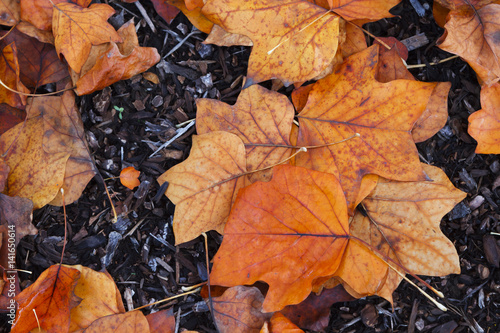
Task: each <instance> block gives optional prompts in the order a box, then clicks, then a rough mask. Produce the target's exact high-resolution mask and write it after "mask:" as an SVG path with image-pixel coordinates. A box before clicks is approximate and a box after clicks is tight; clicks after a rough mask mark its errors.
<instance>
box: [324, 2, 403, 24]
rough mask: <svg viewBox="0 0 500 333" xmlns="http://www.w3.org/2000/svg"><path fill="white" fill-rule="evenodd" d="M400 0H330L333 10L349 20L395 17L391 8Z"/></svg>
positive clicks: (376, 19) (373, 19) (375, 19)
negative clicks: (390, 11) (390, 10)
mask: <svg viewBox="0 0 500 333" xmlns="http://www.w3.org/2000/svg"><path fill="white" fill-rule="evenodd" d="M400 2H401V0H378V1H373V0H328V4H329V5H330V8H331V10H332V11H334V12H335V13H337V14H338V15H340V16H342V18H343V19H344V20H348V21H352V20H357V19H367V20H370V21H378V20H380V19H383V18H385V17H393V16H394V15H392V14H391V13H389V9H391V8H392V7H394V6H396V5H397V4H398V3H400Z"/></svg>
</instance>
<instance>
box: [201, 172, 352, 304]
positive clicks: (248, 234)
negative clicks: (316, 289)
mask: <svg viewBox="0 0 500 333" xmlns="http://www.w3.org/2000/svg"><path fill="white" fill-rule="evenodd" d="M348 233H349V231H348V225H347V208H346V203H345V199H344V197H343V193H342V189H341V188H340V185H339V183H338V180H337V179H336V178H335V176H333V175H331V174H328V173H324V172H318V171H313V170H309V169H305V168H300V167H293V166H289V165H279V166H276V167H274V174H273V178H272V179H271V181H269V182H267V183H264V182H256V183H253V184H252V185H250V186H247V187H245V188H243V189H241V190H240V191H239V193H238V196H237V198H236V202H235V204H234V206H233V208H232V210H231V214H230V216H229V219H228V222H227V224H226V228H225V229H224V239H223V241H222V245H221V247H220V248H219V251H218V252H217V254H216V255H215V258H214V267H213V270H212V273H211V275H210V279H211V283H213V284H216V285H221V286H235V285H244V284H252V283H254V282H256V281H258V280H260V281H264V282H266V283H267V284H269V291H268V293H267V295H266V299H265V301H264V305H263V309H264V311H266V312H270V311H279V310H281V309H282V308H283V307H285V306H286V305H290V304H298V303H300V302H302V301H303V300H304V299H306V298H307V296H308V295H309V294H310V292H311V290H312V283H313V281H314V280H315V279H316V278H318V277H323V276H331V275H332V274H334V273H335V271H336V270H337V268H338V266H339V264H340V261H341V259H342V258H341V257H342V253H343V252H344V249H345V247H346V245H347V243H348ZM242 248H244V249H245V251H243V252H242V251H241V249H242ZM236 253H237V254H238V255H235V254H236Z"/></svg>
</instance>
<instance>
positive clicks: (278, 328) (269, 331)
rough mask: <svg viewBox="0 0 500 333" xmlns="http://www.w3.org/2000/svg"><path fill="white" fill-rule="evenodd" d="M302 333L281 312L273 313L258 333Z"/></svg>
mask: <svg viewBox="0 0 500 333" xmlns="http://www.w3.org/2000/svg"><path fill="white" fill-rule="evenodd" d="M280 332H286V333H303V332H304V331H303V330H301V329H300V328H298V327H297V325H295V324H294V323H292V322H291V321H290V319H288V318H287V317H285V316H284V315H283V314H282V313H281V312H275V313H274V314H273V316H272V317H271V319H269V321H268V322H266V323H265V324H264V326H263V327H262V329H261V330H260V333H280Z"/></svg>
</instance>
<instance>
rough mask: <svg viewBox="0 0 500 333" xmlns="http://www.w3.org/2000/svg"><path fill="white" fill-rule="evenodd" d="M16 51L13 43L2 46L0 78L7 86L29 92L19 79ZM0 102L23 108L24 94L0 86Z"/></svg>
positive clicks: (24, 102)
mask: <svg viewBox="0 0 500 333" xmlns="http://www.w3.org/2000/svg"><path fill="white" fill-rule="evenodd" d="M17 54H18V52H17V47H16V45H15V44H13V43H11V44H9V45H7V46H5V47H3V49H2V52H1V54H0V79H1V80H2V82H3V83H4V84H5V85H6V86H7V87H9V88H11V89H14V90H17V91H19V92H22V93H29V92H30V91H29V90H28V88H26V87H25V86H24V84H23V83H22V82H21V80H20V79H19V74H20V73H19V71H20V70H19V62H18V60H17V59H18V55H17ZM0 103H7V104H9V105H10V106H12V107H14V108H18V109H19V108H24V105H26V96H24V95H20V94H17V93H15V92H12V91H10V90H7V89H5V88H4V87H3V86H0Z"/></svg>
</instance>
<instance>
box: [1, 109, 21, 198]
mask: <svg viewBox="0 0 500 333" xmlns="http://www.w3.org/2000/svg"><path fill="white" fill-rule="evenodd" d="M24 118H26V112H24V111H23V110H20V109H17V108H13V107H12V106H10V105H9V104H5V103H2V104H0V135H2V134H3V133H5V132H7V131H8V130H9V129H11V128H12V127H14V126H16V125H17V124H19V123H21V122H22V121H23V120H24ZM0 192H1V191H0Z"/></svg>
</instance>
